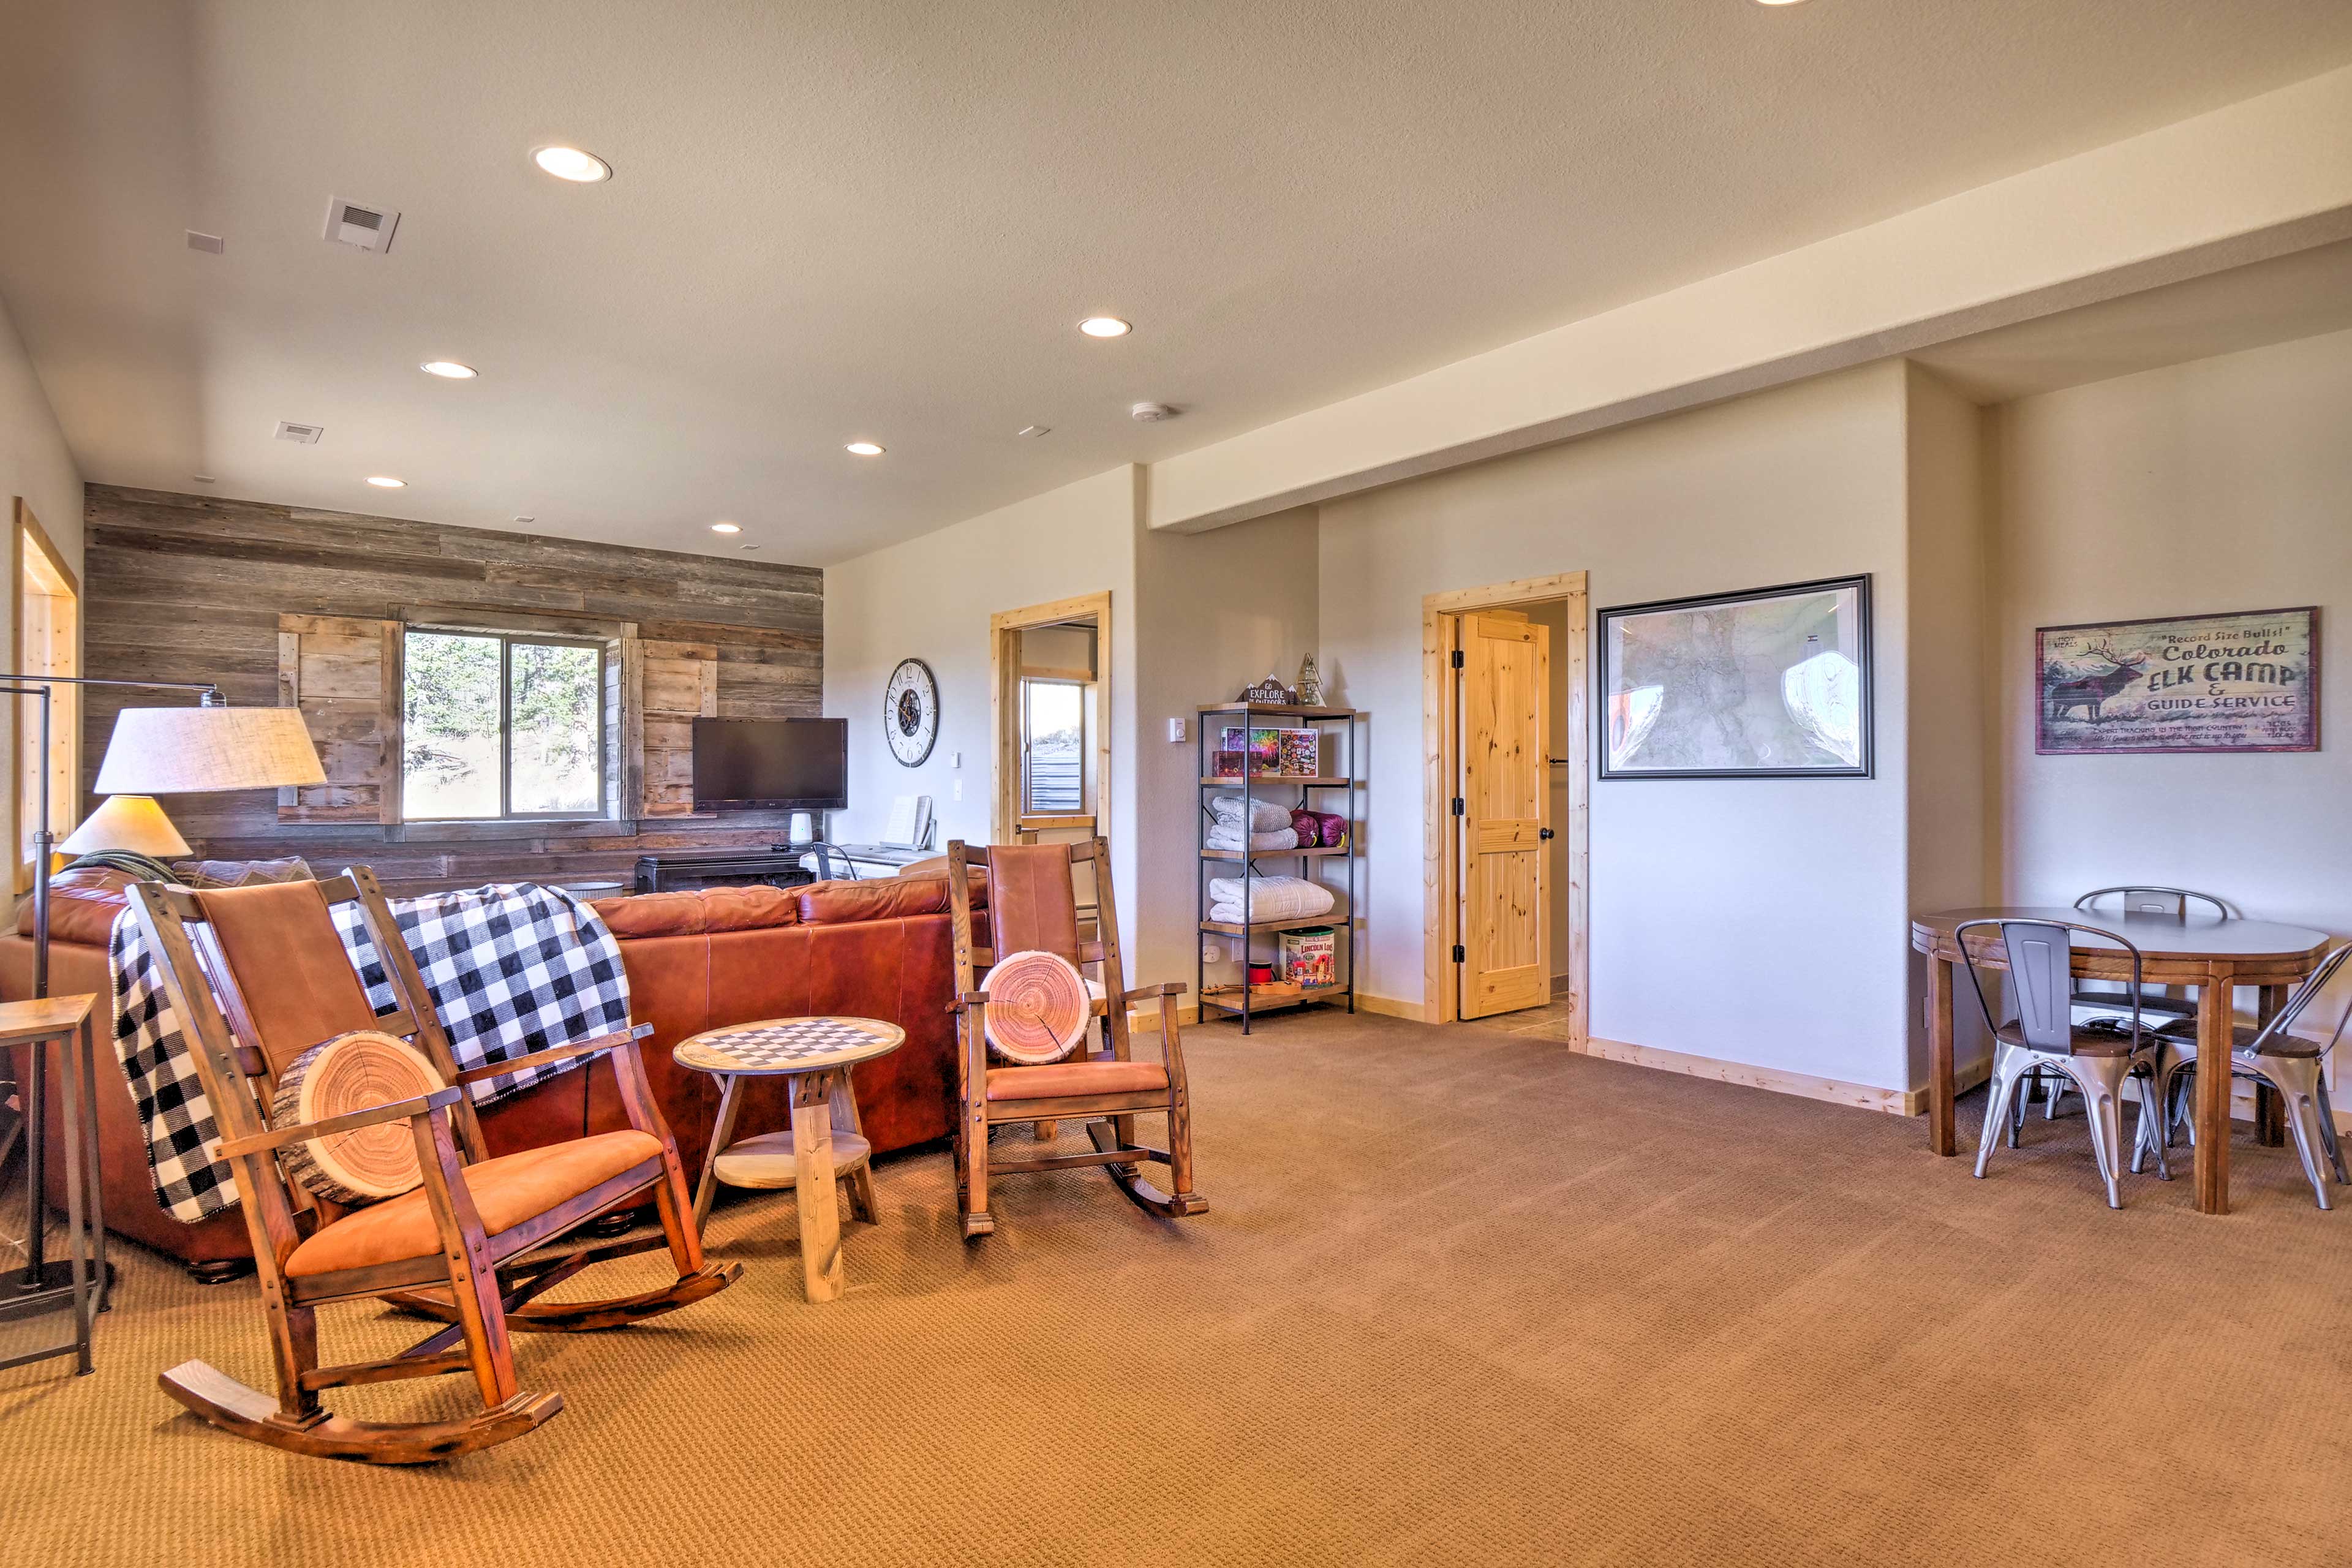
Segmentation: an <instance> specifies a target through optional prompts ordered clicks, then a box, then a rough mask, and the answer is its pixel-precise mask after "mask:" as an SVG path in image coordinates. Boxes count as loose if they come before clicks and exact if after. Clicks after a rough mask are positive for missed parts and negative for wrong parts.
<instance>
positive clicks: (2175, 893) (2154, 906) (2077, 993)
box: [2017, 887, 2238, 1122]
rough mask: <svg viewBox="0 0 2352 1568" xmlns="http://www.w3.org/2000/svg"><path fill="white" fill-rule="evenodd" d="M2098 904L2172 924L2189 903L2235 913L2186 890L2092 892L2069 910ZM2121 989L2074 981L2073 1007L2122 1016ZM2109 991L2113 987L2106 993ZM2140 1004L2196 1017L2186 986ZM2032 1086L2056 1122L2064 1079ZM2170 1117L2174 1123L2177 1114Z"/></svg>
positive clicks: (2164, 988)
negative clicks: (2168, 920)
mask: <svg viewBox="0 0 2352 1568" xmlns="http://www.w3.org/2000/svg"><path fill="white" fill-rule="evenodd" d="M2102 903H2107V904H2112V905H2117V906H2120V907H2121V908H2122V909H2123V910H2125V911H2126V913H2130V914H2141V915H2168V916H2170V917H2171V918H2172V919H2174V920H2186V919H2188V918H2189V907H2190V906H2191V905H2192V904H2204V905H2210V906H2211V908H2212V911H2213V913H2215V914H2216V915H2219V916H2220V917H2221V919H2223V920H2230V919H2233V918H2235V916H2236V915H2237V912H2238V911H2237V910H2233V909H2231V907H2230V906H2229V904H2228V903H2227V902H2225V901H2223V900H2221V899H2218V898H2216V897H2214V896H2213V895H2212V894H2211V893H2200V892H2197V891H2195V890H2194V889H2189V888H2157V887H2121V888H2094V889H2091V890H2090V891H2089V892H2087V893H2084V895H2083V896H2082V897H2081V898H2079V899H2076V900H2074V907H2075V908H2076V909H2078V910H2095V909H2097V908H2098V907H2099V906H2100V905H2101V904H2102ZM2120 985H2121V983H2120V982H2117V981H2112V980H2082V981H2077V982H2075V984H2074V1005H2075V1006H2077V1007H2095V1008H2098V1009H2100V1010H2102V1011H2105V1012H2111V1013H2120V1012H2123V1011H2125V1010H2126V1006H2127V1004H2128V1002H2129V998H2128V997H2127V996H2126V995H2125V994H2124V992H2123V991H2122V990H2121V988H2120ZM2110 987H2115V988H2114V989H2110ZM2140 1006H2141V1008H2142V1010H2143V1011H2145V1012H2147V1013H2150V1014H2153V1015H2155V1016H2158V1017H2159V1018H2162V1019H2166V1020H2169V1019H2173V1018H2194V1017H2195V1016H2197V999H2196V998H2195V997H2194V996H2190V995H2189V994H2186V988H2185V987H2179V986H2171V985H2158V986H2156V987H2153V988H2152V989H2150V990H2148V991H2147V993H2146V994H2143V995H2142V996H2141V997H2140ZM2033 1087H2034V1089H2035V1090H2036V1091H2037V1092H2039V1091H2043V1090H2046V1091H2047V1092H2046V1093H2044V1094H2043V1095H2042V1119H2043V1120H2044V1121H2055V1120H2057V1116H2058V1102H2059V1101H2060V1100H2063V1099H2064V1098H2065V1097H2066V1080H2065V1079H2063V1078H2060V1077H2058V1076H2057V1075H2055V1074H2049V1075H2040V1074H2037V1075H2036V1076H2035V1078H2034V1080H2033ZM2032 1098H2033V1097H2032V1095H2030V1094H2029V1095H2027V1096H2024V1097H2022V1098H2021V1099H2020V1100H2019V1101H2018V1106H2017V1120H2018V1121H2021V1122H2022V1121H2024V1120H2025V1107H2026V1104H2027V1102H2028V1101H2029V1100H2032ZM2166 1110H2167V1111H2168V1113H2175V1112H2176V1108H2175V1107H2173V1106H2172V1105H2171V1104H2170V1103H2169V1102H2168V1103H2167V1105H2166ZM2175 1119H2176V1120H2177V1114H2176V1116H2175Z"/></svg>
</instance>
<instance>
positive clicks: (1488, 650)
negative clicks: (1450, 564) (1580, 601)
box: [1455, 615, 1551, 1018]
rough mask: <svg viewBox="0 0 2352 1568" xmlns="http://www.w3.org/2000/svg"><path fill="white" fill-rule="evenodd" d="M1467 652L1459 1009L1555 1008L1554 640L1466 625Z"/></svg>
mask: <svg viewBox="0 0 2352 1568" xmlns="http://www.w3.org/2000/svg"><path fill="white" fill-rule="evenodd" d="M1460 647H1461V670H1460V673H1459V675H1458V677H1457V679H1458V680H1459V681H1460V687H1459V693H1460V700H1459V702H1458V704H1457V705H1456V708H1455V711H1456V712H1458V713H1459V714H1460V715H1461V724H1462V730H1461V755H1462V776H1461V780H1460V788H1461V795H1460V797H1459V798H1460V802H1461V808H1460V814H1461V832H1462V858H1461V866H1462V902H1461V924H1460V925H1459V927H1458V928H1457V929H1458V930H1459V931H1460V932H1461V945H1462V962H1461V966H1460V974H1461V985H1462V995H1461V1010H1462V1016H1463V1017H1465V1018H1485V1017H1489V1016H1493V1015H1494V1014H1496V1013H1510V1012H1516V1011H1517V1010H1518V1009H1519V1008H1522V1007H1539V1006H1541V1005H1544V1004H1545V1003H1546V1002H1548V1001H1549V1000H1550V999H1551V929H1550V926H1551V921H1550V904H1549V899H1548V896H1547V892H1546V889H1545V880H1546V878H1545V865H1544V862H1545V860H1546V859H1547V858H1548V857H1547V854H1546V846H1545V843H1544V840H1546V839H1548V838H1549V837H1551V822H1550V815H1551V807H1550V797H1551V792H1550V790H1549V787H1548V781H1547V779H1546V777H1545V764H1544V759H1545V756H1546V755H1547V754H1548V752H1549V748H1550V744H1551V737H1550V734H1549V730H1550V712H1551V704H1550V700H1549V694H1550V689H1551V633H1550V631H1549V628H1547V627H1544V626H1536V625H1533V624H1531V623H1529V622H1528V621H1526V620H1524V619H1521V618H1518V617H1517V616H1502V615H1465V616H1463V617H1462V634H1461V643H1460Z"/></svg>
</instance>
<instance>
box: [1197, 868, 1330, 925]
mask: <svg viewBox="0 0 2352 1568" xmlns="http://www.w3.org/2000/svg"><path fill="white" fill-rule="evenodd" d="M1337 902H1339V900H1337V899H1335V898H1334V897H1332V894H1331V889H1328V888H1327V887H1325V886H1323V885H1322V884H1321V883H1320V882H1310V881H1308V880H1307V879H1306V878H1304V877H1253V878H1251V879H1250V880H1249V918H1250V919H1251V920H1253V921H1302V920H1307V919H1310V918H1312V917H1314V916H1316V915H1321V914H1328V913H1329V912H1330V911H1331V906H1332V905H1334V904H1336V903H1337ZM1209 918H1210V919H1211V920H1213V921H1226V922H1228V923H1230V924H1234V925H1238V924H1240V923H1241V921H1242V879H1240V878H1239V877H1212V878H1210V879H1209Z"/></svg>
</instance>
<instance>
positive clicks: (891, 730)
mask: <svg viewBox="0 0 2352 1568" xmlns="http://www.w3.org/2000/svg"><path fill="white" fill-rule="evenodd" d="M882 728H883V730H884V731H885V732H886V733H887V734H888V735H889V737H890V752H891V754H892V755H893V756H895V757H897V758H898V761H900V762H901V763H905V764H906V765H907V766H908V767H910V768H911V767H915V766H917V765H919V763H921V762H922V761H923V759H924V758H926V757H928V756H929V755H930V754H931V745H932V742H936V741H937V740H938V739H939V738H940V683H939V682H938V681H936V680H934V679H931V667H930V666H929V665H928V664H925V663H924V662H923V661H922V660H921V659H919V658H902V659H900V660H899V661H898V668H896V669H894V670H892V671H891V672H890V684H889V685H887V686H886V687H884V688H883V689H882Z"/></svg>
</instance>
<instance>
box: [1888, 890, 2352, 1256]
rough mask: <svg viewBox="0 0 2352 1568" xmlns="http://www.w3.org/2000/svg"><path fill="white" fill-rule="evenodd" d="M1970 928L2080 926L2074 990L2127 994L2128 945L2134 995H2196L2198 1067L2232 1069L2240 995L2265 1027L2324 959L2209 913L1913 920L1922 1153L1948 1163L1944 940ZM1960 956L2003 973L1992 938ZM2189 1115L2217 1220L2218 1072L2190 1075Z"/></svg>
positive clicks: (2225, 1161) (2009, 912)
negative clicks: (1918, 981)
mask: <svg viewBox="0 0 2352 1568" xmlns="http://www.w3.org/2000/svg"><path fill="white" fill-rule="evenodd" d="M1969 921H2051V922H2054V923H2058V924H2064V925H2072V926H2076V927H2083V926H2087V927H2090V928H2091V929H2090V930H2088V931H2083V930H2077V931H2074V933H2073V940H2074V959H2073V968H2074V976H2075V978H2077V979H2083V980H2099V981H2121V982H2124V983H2125V984H2129V983H2130V981H2131V980H2132V978H2133V975H2132V959H2131V953H2130V952H2129V951H2128V950H2127V949H2126V948H2125V947H2123V946H2122V945H2121V942H2129V943H2131V944H2132V946H2134V947H2137V949H2138V950H2139V954H2140V973H2139V980H2140V983H2141V984H2143V985H2144V986H2148V987H2155V986H2160V985H2187V986H2193V987H2194V988H2195V989H2196V992H2197V1056H2198V1059H2199V1060H2200V1062H2208V1063H2211V1062H2225V1061H2228V1060H2229V1059H2230V1052H2231V1048H2232V1047H2234V1045H2235V1043H2236V1036H2235V1032H2234V1031H2235V1027H2236V1018H2235V992H2236V988H2237V987H2238V986H2241V985H2245V986H2252V987H2254V988H2255V989H2256V990H2257V991H2258V993H2259V996H2260V1009H2259V1015H2258V1016H2260V1018H2261V1019H2262V1020H2263V1022H2265V1023H2266V1022H2268V1021H2269V1019H2270V1018H2271V1016H2272V1015H2273V1014H2274V1013H2276V1012H2277V1011H2278V1009H2279V1007H2280V1006H2281V1005H2284V1002H2285V999H2286V994H2287V991H2288V988H2289V987H2291V986H2293V985H2294V984H2295V983H2296V982H2297V981H2299V980H2301V979H2303V978H2304V977H2305V975H2308V974H2309V973H2311V972H2312V970H2313V969H2315V968H2316V967H2317V966H2318V963H2319V961H2320V960H2321V959H2322V958H2323V957H2325V956H2326V952H2327V948H2328V937H2327V933H2326V932H2325V931H2313V930H2311V929H2309V928H2307V927H2305V926H2294V925H2279V924H2275V923H2273V922H2272V921H2251V920H2243V919H2241V918H2239V917H2236V916H2227V917H2225V916H2221V915H2215V914H2210V913H2185V914H2178V915H2175V914H2164V913H2157V912H2150V911H2147V910H2078V909H2075V908H2074V907H2072V906H2071V905H2063V904H2062V905H2043V904H2022V905H2011V906H1994V907H1989V908H1985V909H1974V910H1945V911H1943V912H1942V913H1940V914H1932V915H1920V916H1917V917H1916V918H1915V919H1914V920H1913V921H1912V922H1911V946H1912V948H1913V949H1914V951H1916V952H1921V953H1924V954H1926V955H1927V1144H1928V1147H1929V1148H1930V1149H1932V1150H1933V1151H1934V1152H1937V1153H1938V1154H1954V1153H1958V1144H1957V1142H1956V1140H1955V1138H1954V1135H1953V1126H1952V1101H1953V1099H1954V1088H1953V1081H1952V1078H1953V1066H1952V1037H1953V1036H1952V1005H1953V996H1952V992H1953V971H1954V967H1955V966H1956V965H1959V964H1962V963H1965V962H1966V960H1965V959H1964V958H1963V956H1962V954H1961V952H1960V949H1959V943H1958V938H1957V937H1956V935H1955V934H1954V933H1955V932H1957V931H1958V929H1959V928H1960V927H1961V926H1963V925H1966V924H1967V923H1968V922H1969ZM2117 939H2120V942H2119V941H2118V940H2117ZM1969 951H1970V952H1971V953H1972V954H1973V955H1974V956H1975V959H1976V963H1977V968H1978V969H1979V971H1984V970H2004V969H2006V968H2008V967H2009V965H2008V961H2007V956H2006V954H2005V952H2004V951H2003V947H2002V944H2001V943H2000V942H1999V941H1998V940H1997V933H1995V932H1993V931H1972V932H1970V933H1969ZM1988 1001H1990V1002H1991V1003H1992V1005H1994V1006H1995V1007H1998V1006H1999V1000H1998V998H1995V997H1988ZM1971 1005H1973V999H1971ZM2122 1005H2123V1006H2125V1007H2126V1008H2127V1007H2128V1006H2129V1005H2130V1004H2129V1002H2128V1001H2127V1000H2126V1001H2123V1002H2122ZM1987 1114H1988V1115H1990V1114H1991V1112H1990V1110H1988V1111H1987ZM2194 1115H2195V1119H2196V1127H2197V1140H2196V1142H2197V1150H2196V1183H2195V1185H2196V1189H2197V1207H2198V1208H2199V1209H2200V1211H2202V1212H2203V1213H2206V1214H2227V1213H2229V1212H2230V1075H2229V1074H2228V1073H2226V1072H2213V1071H2200V1072H2199V1073H2198V1074H2197V1098H2196V1106H2195V1110H2194Z"/></svg>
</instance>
